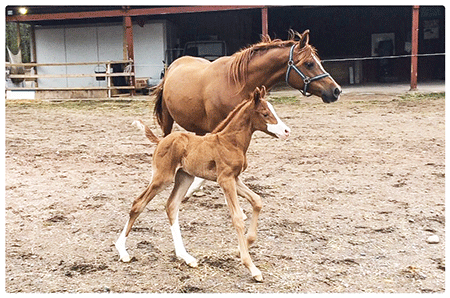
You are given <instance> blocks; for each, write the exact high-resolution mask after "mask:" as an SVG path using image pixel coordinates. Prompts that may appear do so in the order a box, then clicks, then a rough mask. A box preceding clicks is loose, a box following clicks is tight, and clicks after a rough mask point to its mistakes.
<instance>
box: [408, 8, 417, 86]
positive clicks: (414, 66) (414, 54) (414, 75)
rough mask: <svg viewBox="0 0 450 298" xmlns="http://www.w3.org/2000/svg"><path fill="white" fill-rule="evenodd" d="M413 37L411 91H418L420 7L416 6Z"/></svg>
mask: <svg viewBox="0 0 450 298" xmlns="http://www.w3.org/2000/svg"><path fill="white" fill-rule="evenodd" d="M411 31H412V35H411V89H410V90H417V54H418V51H419V6H418V5H414V6H413V10H412V30H411Z"/></svg>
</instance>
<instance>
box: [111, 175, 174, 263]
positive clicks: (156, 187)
mask: <svg viewBox="0 0 450 298" xmlns="http://www.w3.org/2000/svg"><path fill="white" fill-rule="evenodd" d="M171 180H172V179H165V180H161V179H158V178H157V179H153V181H152V183H150V185H149V186H148V187H147V188H146V189H145V190H144V191H143V192H142V193H141V194H140V195H139V196H138V197H137V198H136V199H135V200H134V202H133V205H132V207H131V211H130V218H129V219H128V221H127V223H126V224H125V227H124V229H123V231H122V233H121V234H120V236H119V239H117V241H116V243H115V246H116V248H117V250H118V251H119V255H120V259H121V260H122V261H124V262H129V261H130V260H131V259H130V255H129V254H128V252H127V250H126V248H125V242H126V240H127V237H128V234H129V233H130V231H131V228H132V226H133V224H134V222H135V221H136V218H137V217H138V216H139V214H141V213H142V211H144V208H145V206H147V204H148V203H149V202H150V201H151V200H152V199H153V198H154V197H155V196H156V195H157V194H158V193H159V192H161V191H162V190H163V189H164V188H165V187H166V186H167V185H168V184H170V182H171Z"/></svg>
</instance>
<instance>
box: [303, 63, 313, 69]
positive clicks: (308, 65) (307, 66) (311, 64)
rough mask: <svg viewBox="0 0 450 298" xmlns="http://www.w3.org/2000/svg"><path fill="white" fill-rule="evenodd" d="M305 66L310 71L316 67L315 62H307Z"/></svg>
mask: <svg viewBox="0 0 450 298" xmlns="http://www.w3.org/2000/svg"><path fill="white" fill-rule="evenodd" d="M305 66H306V68H308V69H312V68H313V67H314V62H305Z"/></svg>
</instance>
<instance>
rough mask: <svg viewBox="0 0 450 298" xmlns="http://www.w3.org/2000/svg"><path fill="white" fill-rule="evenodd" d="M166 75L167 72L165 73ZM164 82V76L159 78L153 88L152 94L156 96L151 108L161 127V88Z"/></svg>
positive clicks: (162, 88)
mask: <svg viewBox="0 0 450 298" xmlns="http://www.w3.org/2000/svg"><path fill="white" fill-rule="evenodd" d="M166 75H167V74H166ZM164 82H165V78H163V79H162V80H161V82H160V83H159V84H158V85H157V86H156V87H154V88H153V91H152V95H154V96H155V97H156V101H155V108H154V110H153V114H154V115H155V117H156V120H158V124H159V126H161V127H162V117H163V115H162V114H163V90H164Z"/></svg>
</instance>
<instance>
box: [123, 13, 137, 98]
mask: <svg viewBox="0 0 450 298" xmlns="http://www.w3.org/2000/svg"><path fill="white" fill-rule="evenodd" d="M123 22H124V24H125V38H126V41H127V58H128V59H129V60H133V64H132V65H133V66H132V70H131V72H133V73H134V72H135V69H134V41H133V22H132V21H131V17H130V16H126V17H124V18H123ZM130 79H131V82H130V84H131V86H136V78H135V76H131V77H130ZM131 95H135V90H131Z"/></svg>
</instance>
